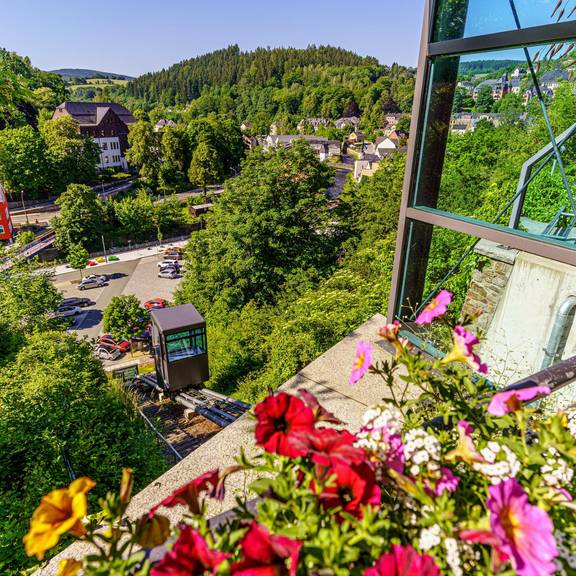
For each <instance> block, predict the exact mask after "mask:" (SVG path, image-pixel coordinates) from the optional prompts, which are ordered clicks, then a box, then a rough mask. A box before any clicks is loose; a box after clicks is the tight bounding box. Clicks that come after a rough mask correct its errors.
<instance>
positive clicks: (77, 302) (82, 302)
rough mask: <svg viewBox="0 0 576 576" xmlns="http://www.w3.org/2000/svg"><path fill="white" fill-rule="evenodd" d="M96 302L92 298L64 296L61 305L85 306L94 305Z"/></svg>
mask: <svg viewBox="0 0 576 576" xmlns="http://www.w3.org/2000/svg"><path fill="white" fill-rule="evenodd" d="M92 304H94V302H92V300H90V298H64V299H63V300H62V303H61V304H60V306H80V308H84V307H85V306H92Z"/></svg>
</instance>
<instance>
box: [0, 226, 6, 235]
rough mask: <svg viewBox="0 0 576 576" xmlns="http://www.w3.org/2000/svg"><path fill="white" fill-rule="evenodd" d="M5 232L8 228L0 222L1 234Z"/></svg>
mask: <svg viewBox="0 0 576 576" xmlns="http://www.w3.org/2000/svg"><path fill="white" fill-rule="evenodd" d="M5 232H6V229H5V228H4V226H3V225H2V224H0V236H3V235H4V233H5Z"/></svg>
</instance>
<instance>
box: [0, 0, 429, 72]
mask: <svg viewBox="0 0 576 576" xmlns="http://www.w3.org/2000/svg"><path fill="white" fill-rule="evenodd" d="M423 6H424V0H400V1H396V2H391V1H390V0H384V1H380V2H353V1H351V0H288V1H285V2H279V1H277V0H276V1H275V0H218V1H216V0H212V1H206V0H201V1H198V0H162V1H158V0H139V1H137V0H98V2H91V1H88V2H84V1H82V0H75V1H72V0H50V1H48V0H0V15H1V16H0V46H2V47H5V48H7V49H8V50H13V51H16V52H18V53H19V54H21V55H26V56H29V57H30V59H31V60H32V63H33V64H34V65H35V66H37V67H39V68H42V69H44V70H50V69H55V68H92V69H96V70H103V71H106V72H118V73H122V74H130V75H134V76H135V75H138V74H142V73H144V72H149V71H153V70H159V69H161V68H164V67H167V66H170V65H171V64H174V63H176V62H179V61H180V60H184V59H186V58H191V57H193V56H196V55H199V54H203V53H206V52H210V51H212V50H215V49H218V48H223V47H225V46H228V45H229V44H238V45H239V46H240V48H241V49H243V50H251V49H253V48H256V47H258V46H295V47H305V46H307V45H308V44H332V45H336V46H342V47H343V48H348V49H350V50H354V51H356V52H358V53H359V54H362V55H371V56H375V57H376V58H378V59H379V60H380V62H382V63H383V64H391V63H392V62H399V63H401V64H405V65H412V66H415V65H416V63H417V56H418V44H419V38H420V28H421V25H422V11H423Z"/></svg>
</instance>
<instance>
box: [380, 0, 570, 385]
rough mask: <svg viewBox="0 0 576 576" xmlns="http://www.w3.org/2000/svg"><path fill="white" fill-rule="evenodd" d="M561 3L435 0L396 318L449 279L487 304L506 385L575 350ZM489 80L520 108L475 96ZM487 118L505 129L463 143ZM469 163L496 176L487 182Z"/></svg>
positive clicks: (411, 157)
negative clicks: (560, 100)
mask: <svg viewBox="0 0 576 576" xmlns="http://www.w3.org/2000/svg"><path fill="white" fill-rule="evenodd" d="M556 4H557V0H428V1H427V2H426V7H425V15H424V25H423V34H422V42H421V47H420V56H419V65H418V77H417V84H416V95H415V100H414V109H413V112H412V124H411V130H410V142H409V149H408V158H407V165H406V176H405V181H404V190H403V197H402V205H401V212H400V221H399V226H398V239H397V246H396V254H395V264H394V273H393V279H392V294H391V299H390V304H389V310H388V318H400V319H402V320H404V321H405V322H407V323H408V326H410V324H409V321H410V320H413V319H414V317H415V315H416V314H417V312H418V310H419V309H421V308H422V307H423V306H425V305H426V303H427V302H429V301H430V300H431V298H432V297H433V296H434V295H435V294H437V293H438V291H439V290H441V289H443V288H445V289H448V290H450V291H452V292H453V293H454V297H455V305H456V306H457V307H459V308H460V310H461V312H462V313H463V314H470V315H476V314H480V316H479V317H478V319H477V320H476V324H477V329H479V330H480V331H481V332H482V333H483V336H484V340H483V343H482V349H481V354H482V357H483V359H485V360H486V361H487V362H488V363H489V366H490V368H491V373H490V377H491V379H492V380H493V381H494V382H495V383H496V384H498V385H505V384H508V383H511V382H513V381H514V380H518V379H519V378H522V377H525V376H527V375H529V374H532V373H535V372H537V371H539V370H540V369H541V368H544V367H547V366H551V365H553V364H555V363H557V362H558V361H559V360H561V359H564V358H568V357H571V356H576V328H575V327H574V325H573V324H574V312H575V310H576V203H575V201H574V199H575V198H576V137H574V136H573V134H576V106H573V107H570V106H568V107H566V108H565V109H561V108H560V109H559V107H558V106H556V108H554V104H553V103H554V99H555V98H556V96H557V95H558V94H564V95H565V96H566V98H565V100H566V102H568V103H570V102H572V103H574V102H576V98H575V97H574V90H575V83H574V81H573V80H572V78H571V72H570V70H571V68H573V64H571V62H572V61H573V60H576V58H574V56H575V55H576V50H575V45H574V44H572V42H573V40H574V39H576V11H574V13H572V8H573V7H574V5H573V3H571V2H568V1H565V2H562V3H561V4H562V5H561V6H560V7H559V8H557V9H556V12H554V10H555V7H556ZM478 61H484V62H486V63H489V70H488V73H486V70H483V69H482V65H475V64H474V62H478ZM498 61H501V62H500V63H499V62H498ZM481 93H482V94H483V97H486V96H488V95H489V100H491V101H492V102H495V103H497V102H498V101H499V100H502V101H503V102H504V100H503V99H504V98H505V97H506V95H507V94H515V95H516V102H519V101H520V102H521V104H522V109H521V110H516V112H514V111H513V112H509V111H507V110H500V111H497V112H493V111H492V112H485V113H479V112H475V113H474V112H470V111H466V109H463V107H462V99H463V98H467V99H468V102H471V99H472V100H474V101H475V102H476V103H478V98H479V97H480V95H481ZM507 100H510V98H508V99H507ZM475 108H476V109H478V106H477V105H476V106H475ZM494 108H495V109H496V110H498V106H493V109H494ZM502 108H504V106H503V105H502ZM472 109H474V108H472ZM468 110H470V108H468ZM481 130H488V131H489V130H492V131H494V130H499V131H500V132H499V134H500V136H499V137H498V138H496V137H495V138H487V139H486V141H488V142H491V144H490V145H489V146H488V149H487V152H486V149H484V151H483V152H482V153H480V152H479V151H478V150H477V149H475V148H474V146H473V145H471V146H466V145H463V143H464V144H465V143H466V142H468V141H469V140H470V138H471V137H472V134H471V133H472V132H475V131H481ZM519 135H520V136H522V137H521V138H520V137H519ZM524 135H529V136H527V137H524ZM465 139H468V140H465ZM503 158H507V162H506V163H505V165H504V167H503V163H502V161H501V160H502V159H503ZM471 165H473V166H474V168H475V172H478V170H480V171H482V169H483V171H484V174H485V175H488V178H487V179H485V180H483V181H482V182H481V183H479V182H478V180H477V179H474V178H473V177H472V176H471V175H470V174H468V173H467V168H466V167H467V166H468V167H470V166H471ZM495 171H496V172H495ZM497 171H500V172H502V171H504V172H506V174H499V173H498V172H497ZM486 181H489V182H490V184H489V186H486ZM510 182H514V185H513V186H511V185H510ZM462 189H465V190H466V193H465V194H464V195H463V194H462ZM413 336H416V337H418V338H419V340H420V341H428V342H433V344H434V346H435V347H437V348H442V347H443V345H442V342H441V339H440V340H438V339H437V340H436V341H434V338H433V336H432V335H427V334H421V333H414V334H413Z"/></svg>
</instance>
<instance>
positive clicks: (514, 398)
mask: <svg viewBox="0 0 576 576" xmlns="http://www.w3.org/2000/svg"><path fill="white" fill-rule="evenodd" d="M548 394H550V388H548V386H532V387H531V388H522V389H520V390H506V391H504V392H498V393H497V394H494V396H492V400H490V404H488V414H492V416H504V414H508V413H509V412H516V410H520V408H521V407H522V402H527V401H529V400H535V399H536V398H542V397H543V396H548Z"/></svg>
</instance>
